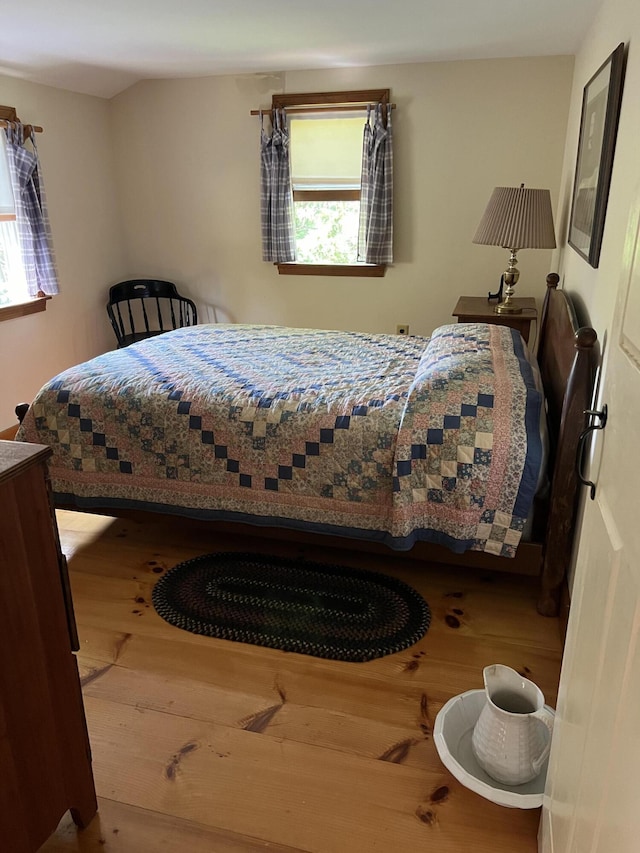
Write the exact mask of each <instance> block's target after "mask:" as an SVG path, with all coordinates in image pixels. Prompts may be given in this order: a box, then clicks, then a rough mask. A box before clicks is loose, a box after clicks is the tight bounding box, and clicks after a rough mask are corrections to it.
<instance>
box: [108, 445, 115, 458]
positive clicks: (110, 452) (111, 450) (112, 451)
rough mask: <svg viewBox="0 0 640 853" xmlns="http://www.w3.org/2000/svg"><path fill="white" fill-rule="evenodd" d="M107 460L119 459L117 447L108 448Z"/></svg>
mask: <svg viewBox="0 0 640 853" xmlns="http://www.w3.org/2000/svg"><path fill="white" fill-rule="evenodd" d="M107 459H118V448H117V447H107Z"/></svg>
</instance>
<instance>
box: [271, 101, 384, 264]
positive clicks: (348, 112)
mask: <svg viewBox="0 0 640 853" xmlns="http://www.w3.org/2000/svg"><path fill="white" fill-rule="evenodd" d="M388 102H389V90H388V89H379V90H364V91H352V92H323V93H314V94H302V95H274V96H273V101H272V107H273V108H274V109H281V108H285V109H286V112H287V116H288V120H289V131H290V155H291V183H292V189H293V209H294V229H295V242H296V261H295V263H283V264H278V270H279V272H280V273H281V274H289V275H290V274H297V275H300V274H306V275H309V274H320V275H360V276H363V275H364V276H382V275H384V273H385V264H365V263H361V262H359V261H358V230H359V226H360V198H361V173H362V147H363V132H364V126H365V122H366V117H367V105H368V104H376V103H382V104H383V105H384V106H385V108H386V105H387V104H388Z"/></svg>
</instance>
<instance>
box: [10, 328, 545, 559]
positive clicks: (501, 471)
mask: <svg viewBox="0 0 640 853" xmlns="http://www.w3.org/2000/svg"><path fill="white" fill-rule="evenodd" d="M540 405H541V395H540V394H539V392H538V391H537V390H536V388H535V383H534V379H533V373H532V369H531V366H530V364H529V362H528V361H527V358H526V356H525V352H524V348H523V344H522V340H521V338H520V336H519V335H518V334H517V333H516V332H514V331H513V330H511V329H508V328H506V327H501V326H492V325H483V324H477V325H476V324H455V325H448V326H442V327H440V328H439V329H437V330H436V332H435V333H434V334H433V336H432V337H431V338H430V339H427V338H417V337H401V336H396V335H393V336H392V335H369V334H359V333H347V332H325V331H315V330H304V329H287V328H281V327H273V326H242V325H234V326H225V325H212V326H196V327H192V328H188V329H179V330H177V331H174V332H170V333H167V334H165V335H160V336H158V337H155V338H152V339H150V340H147V341H144V342H142V343H139V344H134V345H133V346H130V347H127V348H125V349H121V350H117V351H115V352H111V353H107V354H105V355H102V356H99V357H97V358H95V359H92V360H91V361H89V362H86V363H85V364H81V365H78V366H77V367H73V368H71V369H69V370H66V371H65V372H63V373H61V374H59V375H58V376H57V377H55V378H54V379H53V380H51V382H49V383H48V384H47V385H46V386H45V387H44V388H43V389H42V390H41V391H40V393H39V394H38V396H37V398H36V400H35V401H34V403H33V405H32V406H31V407H30V409H29V412H28V414H27V417H26V418H25V421H24V423H23V424H22V426H21V428H20V432H19V433H18V438H19V439H20V440H23V441H33V442H39V443H42V444H49V445H51V446H52V447H53V451H54V455H53V457H52V460H51V463H50V472H51V479H52V485H53V490H54V493H55V495H56V498H57V500H58V502H61V503H65V504H75V505H76V506H80V507H83V508H91V507H92V506H96V507H114V508H115V507H133V508H139V509H151V510H156V511H165V512H174V513H179V514H184V515H190V516H193V517H203V518H222V519H224V518H228V519H236V520H240V521H250V522H253V523H258V524H269V525H276V526H277V525H284V526H290V527H304V528H310V529H313V530H316V531H320V532H330V533H342V534H345V535H349V536H356V537H363V538H368V539H377V540H380V541H385V542H387V544H389V545H391V546H392V547H395V548H401V549H405V548H409V547H411V545H412V544H413V543H414V542H415V541H417V540H427V541H433V542H438V543H441V544H445V545H448V546H449V547H451V548H453V549H454V550H456V551H464V550H467V549H469V548H471V549H474V550H484V551H488V552H491V553H495V554H501V555H505V556H512V555H513V554H514V552H515V548H516V546H517V544H518V542H519V540H520V536H521V533H522V529H523V526H524V523H525V519H526V516H527V514H528V512H529V509H530V505H531V502H532V499H533V495H534V492H535V488H536V482H537V478H538V471H539V466H540V459H541V446H540V437H539V432H538V423H539V414H540Z"/></svg>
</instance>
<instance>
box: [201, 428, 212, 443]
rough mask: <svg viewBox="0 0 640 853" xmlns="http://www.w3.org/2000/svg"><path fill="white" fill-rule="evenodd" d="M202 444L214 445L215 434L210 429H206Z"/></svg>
mask: <svg viewBox="0 0 640 853" xmlns="http://www.w3.org/2000/svg"><path fill="white" fill-rule="evenodd" d="M202 443H203V444H213V443H214V441H213V433H212V432H211V430H210V429H205V430H204V432H203V433H202Z"/></svg>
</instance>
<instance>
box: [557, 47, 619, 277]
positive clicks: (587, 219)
mask: <svg viewBox="0 0 640 853" xmlns="http://www.w3.org/2000/svg"><path fill="white" fill-rule="evenodd" d="M623 69H624V43H621V44H619V45H618V47H617V48H616V49H615V50H614V51H613V53H612V54H611V56H609V57H608V58H607V59H606V60H605V62H603V64H602V65H601V66H600V68H598V70H597V71H596V73H595V74H594V75H593V77H592V78H591V80H589V82H588V83H587V85H586V86H585V87H584V94H583V96H582V116H581V119H580V136H579V138H578V158H577V161H576V176H575V181H574V184H573V199H572V203H571V219H570V221H569V245H570V246H571V247H572V248H574V249H575V250H576V252H577V253H578V254H579V255H581V256H582V257H583V258H584V259H585V261H587V262H588V263H589V264H590V265H591V266H592V267H597V266H598V263H599V260H600V247H601V245H602V234H603V232H604V220H605V215H606V212H607V198H608V196H609V184H610V183H611V169H612V167H613V153H614V150H615V145H616V133H617V130H618V116H619V114H620V101H621V99H622V77H623Z"/></svg>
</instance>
